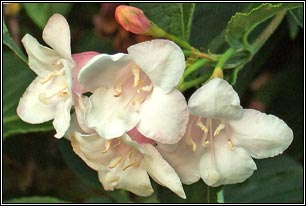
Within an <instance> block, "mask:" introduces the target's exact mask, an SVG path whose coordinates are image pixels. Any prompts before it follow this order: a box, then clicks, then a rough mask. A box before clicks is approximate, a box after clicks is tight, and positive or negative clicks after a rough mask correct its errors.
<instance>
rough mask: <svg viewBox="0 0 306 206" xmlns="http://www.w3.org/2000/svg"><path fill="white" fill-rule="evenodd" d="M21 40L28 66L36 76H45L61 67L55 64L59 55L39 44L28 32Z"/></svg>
mask: <svg viewBox="0 0 306 206" xmlns="http://www.w3.org/2000/svg"><path fill="white" fill-rule="evenodd" d="M21 41H22V43H23V46H24V48H25V49H26V52H27V54H28V57H29V67H30V68H31V69H32V70H33V71H34V72H35V73H36V74H37V75H38V76H40V77H43V78H47V77H48V76H49V75H50V74H51V73H52V72H54V71H56V70H60V69H61V66H60V65H58V64H57V62H58V60H59V59H60V57H59V56H58V54H56V53H55V52H54V51H53V50H51V49H49V48H47V47H44V46H42V45H40V44H39V43H38V41H37V40H36V39H35V38H33V37H32V36H31V35H29V34H26V35H25V36H24V37H23V38H22V40H21Z"/></svg>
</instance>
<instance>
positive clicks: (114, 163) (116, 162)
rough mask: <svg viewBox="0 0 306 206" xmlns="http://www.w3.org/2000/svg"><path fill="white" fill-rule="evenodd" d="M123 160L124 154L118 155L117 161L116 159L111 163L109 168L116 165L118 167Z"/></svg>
mask: <svg viewBox="0 0 306 206" xmlns="http://www.w3.org/2000/svg"><path fill="white" fill-rule="evenodd" d="M122 160H123V157H122V156H119V157H117V158H116V159H115V161H114V162H113V163H112V164H109V165H108V168H109V169H112V168H114V167H117V166H118V165H119V164H120V163H121V162H122Z"/></svg>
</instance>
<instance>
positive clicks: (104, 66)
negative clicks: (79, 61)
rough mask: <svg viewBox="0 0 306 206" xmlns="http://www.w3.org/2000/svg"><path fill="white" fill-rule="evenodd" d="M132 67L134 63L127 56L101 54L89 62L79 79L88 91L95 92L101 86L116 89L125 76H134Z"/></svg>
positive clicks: (80, 73)
mask: <svg viewBox="0 0 306 206" xmlns="http://www.w3.org/2000/svg"><path fill="white" fill-rule="evenodd" d="M132 66H134V63H133V61H132V59H131V56H129V55H127V54H121V53H119V54H115V55H107V54H100V55H96V56H94V57H93V58H92V59H91V60H89V62H87V64H86V65H85V66H84V67H83V68H82V69H81V70H80V72H79V75H78V79H79V82H80V84H82V86H83V88H84V89H85V90H87V91H94V90H95V89H97V88H98V87H101V86H104V87H106V88H109V87H114V86H115V85H116V83H118V84H119V83H120V82H119V81H120V79H121V78H122V77H123V76H127V75H128V73H130V74H132V73H131V71H130V68H131V67H132ZM131 77H132V76H131Z"/></svg>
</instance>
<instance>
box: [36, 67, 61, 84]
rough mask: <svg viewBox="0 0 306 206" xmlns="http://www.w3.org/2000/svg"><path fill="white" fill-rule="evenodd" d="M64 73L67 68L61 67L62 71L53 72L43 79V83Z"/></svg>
mask: <svg viewBox="0 0 306 206" xmlns="http://www.w3.org/2000/svg"><path fill="white" fill-rule="evenodd" d="M55 65H56V64H55ZM63 74H65V70H64V69H61V70H60V71H55V72H52V73H51V74H50V75H49V76H48V77H47V78H46V79H44V80H42V81H41V84H44V83H46V82H48V81H50V80H51V79H52V78H53V77H56V76H61V75H63Z"/></svg>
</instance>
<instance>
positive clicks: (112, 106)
mask: <svg viewBox="0 0 306 206" xmlns="http://www.w3.org/2000/svg"><path fill="white" fill-rule="evenodd" d="M128 92H129V91H125V93H124V95H121V96H119V97H115V96H114V93H115V92H114V90H112V89H105V88H103V87H101V88H99V89H97V90H96V91H95V92H94V93H93V94H92V95H91V96H90V99H89V100H90V103H89V105H88V108H87V111H86V116H85V121H86V124H87V126H88V127H90V128H93V129H95V130H96V131H97V132H98V133H99V134H100V136H102V137H104V138H106V139H112V138H116V137H120V136H121V135H123V134H124V133H125V132H127V131H129V130H131V129H132V128H134V127H135V126H136V124H138V122H139V120H140V116H139V114H138V113H137V111H136V107H134V106H132V105H131V104H130V100H131V98H132V97H131V96H130V95H129V93H128Z"/></svg>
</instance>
